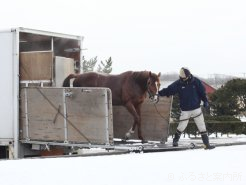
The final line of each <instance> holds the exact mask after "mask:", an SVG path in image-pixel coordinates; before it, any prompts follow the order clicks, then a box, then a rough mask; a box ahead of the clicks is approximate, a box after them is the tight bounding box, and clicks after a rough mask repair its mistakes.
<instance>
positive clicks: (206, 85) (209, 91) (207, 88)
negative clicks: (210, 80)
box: [202, 81, 216, 94]
mask: <svg viewBox="0 0 246 185" xmlns="http://www.w3.org/2000/svg"><path fill="white" fill-rule="evenodd" d="M202 84H203V85H204V87H205V90H206V93H207V94H213V93H214V92H215V91H216V89H215V88H213V87H212V86H211V85H209V84H207V83H206V82H204V81H202Z"/></svg>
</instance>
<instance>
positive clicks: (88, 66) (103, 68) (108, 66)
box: [82, 57, 113, 73]
mask: <svg viewBox="0 0 246 185" xmlns="http://www.w3.org/2000/svg"><path fill="white" fill-rule="evenodd" d="M97 62H98V61H97V57H94V58H91V59H90V60H86V59H85V58H84V57H83V68H82V71H83V72H91V71H94V69H95V67H96V64H97ZM112 64H113V61H112V58H111V57H109V59H108V60H105V62H103V61H101V64H99V65H98V66H97V72H101V73H111V72H112Z"/></svg>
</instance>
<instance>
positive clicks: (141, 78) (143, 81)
mask: <svg viewBox="0 0 246 185" xmlns="http://www.w3.org/2000/svg"><path fill="white" fill-rule="evenodd" d="M133 78H134V80H135V82H136V83H137V84H138V85H139V87H140V88H141V89H142V90H143V91H146V90H147V81H148V75H147V74H146V73H145V72H135V73H133Z"/></svg>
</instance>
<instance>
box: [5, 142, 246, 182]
mask: <svg viewBox="0 0 246 185" xmlns="http://www.w3.org/2000/svg"><path fill="white" fill-rule="evenodd" d="M245 156H246V145H240V146H227V147H217V148H216V149H214V150H204V149H196V150H185V151H175V152H159V153H131V154H122V155H111V156H94V157H61V158H45V159H19V160H1V161H0V174H1V184H3V185H44V184H45V185H51V184H52V185H56V184H59V185H68V184H71V185H77V184H79V185H80V184H81V185H82V184H83V185H90V184H96V185H131V184H132V185H133V184H134V185H138V184H139V185H152V184H153V185H165V184H175V185H176V184H182V185H185V184H189V185H193V184H199V185H200V184H201V185H203V184H206V185H208V184H209V185H215V184H216V185H218V184H223V185H224V184H225V185H230V184H237V185H241V184H245V182H246V170H245V166H246V160H245Z"/></svg>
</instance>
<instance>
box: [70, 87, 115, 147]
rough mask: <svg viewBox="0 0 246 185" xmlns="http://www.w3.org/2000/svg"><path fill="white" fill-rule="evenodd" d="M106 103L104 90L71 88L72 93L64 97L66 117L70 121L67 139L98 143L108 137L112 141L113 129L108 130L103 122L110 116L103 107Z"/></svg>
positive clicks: (105, 141)
mask: <svg viewBox="0 0 246 185" xmlns="http://www.w3.org/2000/svg"><path fill="white" fill-rule="evenodd" d="M107 104H108V102H107V91H105V90H103V91H102V90H100V89H94V90H83V89H72V95H71V96H70V97H67V98H66V106H67V118H68V120H69V122H70V124H68V140H69V141H74V142H76V141H81V142H92V143H97V144H100V143H107V142H108V141H107V140H108V138H109V140H110V143H112V142H113V130H111V131H110V129H108V125H107V123H105V120H108V117H109V116H110V115H109V111H108V110H106V108H105V107H108V105H107ZM111 125H112V123H111ZM74 127H76V129H75V128H74ZM77 129H78V130H79V131H78V130H77ZM106 133H108V134H109V136H107V134H106Z"/></svg>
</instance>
